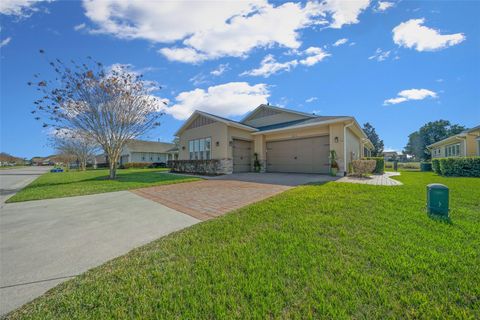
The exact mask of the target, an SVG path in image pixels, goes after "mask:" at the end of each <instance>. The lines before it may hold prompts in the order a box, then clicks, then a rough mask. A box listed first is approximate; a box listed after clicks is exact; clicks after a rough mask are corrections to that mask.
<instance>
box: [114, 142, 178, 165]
mask: <svg viewBox="0 0 480 320" xmlns="http://www.w3.org/2000/svg"><path fill="white" fill-rule="evenodd" d="M174 147H175V144H173V143H165V142H156V141H144V140H130V141H128V142H127V143H126V144H125V147H124V148H123V150H122V153H121V154H120V165H122V164H126V163H129V162H144V163H165V164H166V163H167V161H169V160H173V159H174V155H175V152H173V151H171V149H173V148H174Z"/></svg>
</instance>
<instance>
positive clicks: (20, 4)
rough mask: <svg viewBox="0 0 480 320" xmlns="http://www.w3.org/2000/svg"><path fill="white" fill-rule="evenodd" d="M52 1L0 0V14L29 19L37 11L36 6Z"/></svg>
mask: <svg viewBox="0 0 480 320" xmlns="http://www.w3.org/2000/svg"><path fill="white" fill-rule="evenodd" d="M52 1H53V0H2V1H0V13H1V14H4V15H11V16H19V17H29V16H30V15H31V14H32V13H33V12H36V11H38V8H37V7H36V6H37V4H39V3H41V2H52Z"/></svg>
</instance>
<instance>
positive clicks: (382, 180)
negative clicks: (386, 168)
mask: <svg viewBox="0 0 480 320" xmlns="http://www.w3.org/2000/svg"><path fill="white" fill-rule="evenodd" d="M399 175H400V172H385V173H384V174H382V175H376V174H374V175H371V176H370V177H367V178H359V177H352V176H346V177H343V178H340V179H338V180H336V182H346V183H359V184H370V185H375V186H400V185H402V184H403V183H401V182H400V181H398V180H394V179H391V178H390V177H394V176H399Z"/></svg>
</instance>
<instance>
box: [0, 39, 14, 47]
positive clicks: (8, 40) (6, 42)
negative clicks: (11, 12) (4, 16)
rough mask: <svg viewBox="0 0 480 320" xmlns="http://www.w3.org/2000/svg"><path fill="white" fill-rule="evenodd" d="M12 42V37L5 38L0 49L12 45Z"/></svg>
mask: <svg viewBox="0 0 480 320" xmlns="http://www.w3.org/2000/svg"><path fill="white" fill-rule="evenodd" d="M10 41H12V37H8V38H5V39H3V40H2V41H1V42H0V48H2V47H4V46H6V45H7V44H9V43H10Z"/></svg>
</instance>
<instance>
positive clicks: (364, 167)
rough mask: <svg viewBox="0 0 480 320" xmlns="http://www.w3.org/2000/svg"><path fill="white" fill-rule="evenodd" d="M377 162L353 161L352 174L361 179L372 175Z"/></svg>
mask: <svg viewBox="0 0 480 320" xmlns="http://www.w3.org/2000/svg"><path fill="white" fill-rule="evenodd" d="M376 164H377V162H376V161H375V160H353V161H352V167H353V174H354V175H359V176H361V177H363V176H366V175H368V174H370V173H373V172H374V170H375V169H376Z"/></svg>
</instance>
